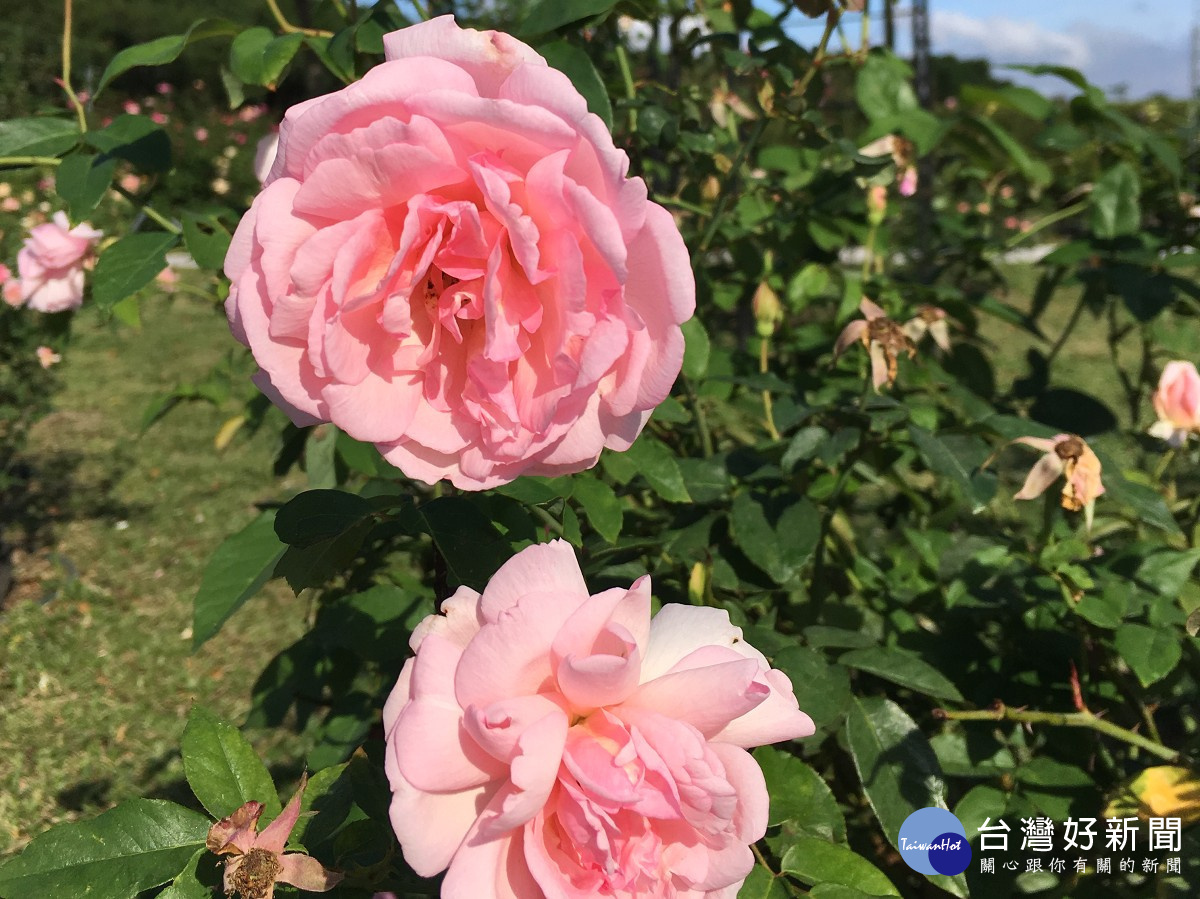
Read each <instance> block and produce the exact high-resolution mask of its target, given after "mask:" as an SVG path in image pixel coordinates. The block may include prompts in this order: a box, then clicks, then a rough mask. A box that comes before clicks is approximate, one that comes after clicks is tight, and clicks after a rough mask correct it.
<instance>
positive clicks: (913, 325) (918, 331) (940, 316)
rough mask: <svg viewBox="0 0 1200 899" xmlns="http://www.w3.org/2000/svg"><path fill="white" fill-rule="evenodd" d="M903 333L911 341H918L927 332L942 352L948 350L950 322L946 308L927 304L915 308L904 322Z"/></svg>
mask: <svg viewBox="0 0 1200 899" xmlns="http://www.w3.org/2000/svg"><path fill="white" fill-rule="evenodd" d="M904 333H905V334H907V335H908V338H909V340H911V341H912V342H913V343H920V341H921V338H922V337H924V336H925V335H926V334H928V335H929V336H930V337H932V338H933V342H934V343H936V344H937V345H938V348H939V349H941V350H942V351H943V352H946V353H948V352H950V324H949V322H948V321H947V320H946V310H945V309H943V308H941V307H940V306H930V305H928V304H926V305H923V306H920V307H918V308H917V314H916V315H915V316H914V317H913V318H910V319H909V320H908V321H906V322H905V323H904Z"/></svg>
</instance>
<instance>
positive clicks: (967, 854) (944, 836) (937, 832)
mask: <svg viewBox="0 0 1200 899" xmlns="http://www.w3.org/2000/svg"><path fill="white" fill-rule="evenodd" d="M899 843H900V856H901V857H902V858H903V859H904V861H905V863H906V864H907V865H908V866H909V867H910V868H912V869H913V870H914V871H920V872H921V873H922V874H948V875H950V876H954V875H955V874H961V873H962V872H963V871H965V870H967V866H969V865H970V864H971V844H970V843H968V842H967V831H966V828H964V827H963V826H962V822H961V821H959V820H958V818H956V817H954V815H952V814H951V813H950V812H948V811H946V810H945V809H944V808H923V809H918V810H917V811H915V812H913V813H912V814H911V815H909V816H908V817H907V818H905V819H904V823H903V824H902V825H900V839H899Z"/></svg>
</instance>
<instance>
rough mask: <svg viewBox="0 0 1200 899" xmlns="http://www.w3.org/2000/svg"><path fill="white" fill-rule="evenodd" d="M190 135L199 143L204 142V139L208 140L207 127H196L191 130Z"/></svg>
mask: <svg viewBox="0 0 1200 899" xmlns="http://www.w3.org/2000/svg"><path fill="white" fill-rule="evenodd" d="M192 136H193V137H195V138H196V140H198V141H199V142H200V143H204V142H205V141H206V140H208V129H207V128H197V129H196V130H195V131H193V132H192Z"/></svg>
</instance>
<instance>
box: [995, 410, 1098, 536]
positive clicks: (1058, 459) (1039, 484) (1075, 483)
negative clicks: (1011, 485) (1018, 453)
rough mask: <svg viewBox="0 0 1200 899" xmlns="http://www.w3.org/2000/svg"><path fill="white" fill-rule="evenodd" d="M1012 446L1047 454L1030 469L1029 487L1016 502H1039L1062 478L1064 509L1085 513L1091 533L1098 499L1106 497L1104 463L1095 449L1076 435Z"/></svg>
mask: <svg viewBox="0 0 1200 899" xmlns="http://www.w3.org/2000/svg"><path fill="white" fill-rule="evenodd" d="M1012 442H1013V443H1021V444H1024V445H1025V446H1031V447H1033V448H1034V449H1036V450H1039V451H1041V452H1043V453H1045V455H1044V456H1042V458H1040V459H1039V460H1038V461H1037V463H1036V464H1035V465H1034V466H1033V468H1031V469H1030V471H1029V475H1028V477H1026V478H1025V484H1024V485H1023V486H1022V487H1021V489H1020V490H1018V491H1017V493H1016V494H1015V495H1014V496H1013V499H1036V498H1037V497H1039V496H1041V495H1042V494H1043V493H1045V492H1046V489H1047V488H1048V487H1049V486H1050V485H1051V484H1053V483H1054V482H1055V481H1056V480H1058V478H1059V477H1060V476H1061V477H1063V478H1065V482H1064V483H1063V489H1062V507H1063V508H1064V509H1068V510H1070V511H1072V512H1078V511H1080V510H1082V511H1083V513H1084V518H1085V520H1086V522H1087V529H1088V530H1089V531H1090V530H1091V529H1092V514H1093V511H1094V509H1095V506H1096V498H1097V497H1098V496H1101V495H1103V493H1104V484H1102V483H1101V482H1100V460H1099V459H1098V458H1096V454H1095V453H1094V452H1092V448H1091V447H1090V446H1088V445H1087V444H1086V443H1085V442H1084V441H1083V438H1082V437H1078V436H1076V435H1075V434H1057V435H1055V436H1054V437H1018V438H1017V439H1016V440H1014V441H1012Z"/></svg>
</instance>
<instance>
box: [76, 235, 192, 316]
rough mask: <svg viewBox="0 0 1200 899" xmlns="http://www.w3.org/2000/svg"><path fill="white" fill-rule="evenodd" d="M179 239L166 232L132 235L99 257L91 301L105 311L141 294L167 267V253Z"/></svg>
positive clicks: (123, 238) (93, 280)
mask: <svg viewBox="0 0 1200 899" xmlns="http://www.w3.org/2000/svg"><path fill="white" fill-rule="evenodd" d="M178 242H179V238H178V237H176V236H175V235H174V234H171V233H169V232H166V231H152V232H148V233H145V234H129V235H127V236H125V237H122V238H121V239H120V240H118V241H117V242H116V243H115V244H113V245H112V246H111V247H109V248H108V249H107V250H105V251H104V252H103V253H101V254H100V261H99V262H97V263H96V273H95V276H94V277H93V279H92V297H93V298H94V299H95V300H96V304H97V305H98V306H100V307H101V308H103V309H108V308H111V307H112V306H113V305H114V304H115V303H116V302H117V301H119V300H123V299H125V297H127V296H129V295H130V294H132V293H134V291H137V290H141V289H142V288H143V287H145V286H146V285H147V284H149V283H150V282H151V281H153V280H154V276H155V275H157V274H158V273H159V272H161V271H162V270H163V269H164V268H166V265H167V250H169V249H171V247H173V246H175V244H176V243H178Z"/></svg>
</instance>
